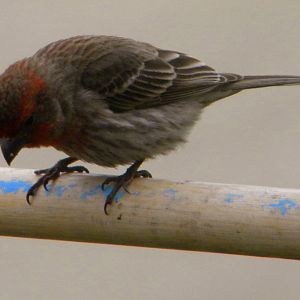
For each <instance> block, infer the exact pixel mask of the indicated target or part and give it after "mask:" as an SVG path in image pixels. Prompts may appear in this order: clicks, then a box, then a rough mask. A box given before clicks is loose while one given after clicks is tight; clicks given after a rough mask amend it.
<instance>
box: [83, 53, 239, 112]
mask: <svg viewBox="0 0 300 300" xmlns="http://www.w3.org/2000/svg"><path fill="white" fill-rule="evenodd" d="M236 80H237V78H236V75H229V74H228V75H226V74H219V73H217V72H215V70H214V69H212V68H211V67H209V66H207V65H206V64H204V63H202V62H201V61H199V60H196V59H194V58H192V57H189V56H187V55H185V54H182V53H179V52H174V51H168V50H160V49H156V51H155V52H149V51H148V52H147V51H133V50H132V49H130V48H118V49H115V50H113V51H111V52H109V53H108V54H106V55H104V56H102V57H101V58H100V59H97V60H95V61H93V62H91V63H90V64H89V65H87V66H86V68H85V70H84V72H83V73H82V77H81V82H82V85H83V87H84V88H85V89H88V90H93V91H97V92H98V93H99V94H101V95H102V96H103V98H104V99H105V101H107V103H108V106H109V107H110V109H112V110H113V111H115V112H123V111H128V110H132V109H142V108H149V107H153V106H159V105H164V104H167V103H170V102H175V101H178V100H181V99H189V98H195V97H197V96H200V95H202V94H204V93H207V92H208V91H210V90H212V89H214V88H215V87H216V86H219V85H220V84H223V83H226V82H231V81H236Z"/></svg>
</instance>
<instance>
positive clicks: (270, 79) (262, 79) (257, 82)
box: [222, 74, 300, 90]
mask: <svg viewBox="0 0 300 300" xmlns="http://www.w3.org/2000/svg"><path fill="white" fill-rule="evenodd" d="M222 75H224V76H226V74H222ZM228 75H231V74H228ZM231 76H232V75H231ZM298 84H299V85H300V76H289V75H261V76H255V75H254V76H243V77H242V78H240V79H238V80H237V81H235V82H232V83H229V87H230V89H231V90H244V89H253V88H260V87H268V86H276V85H298Z"/></svg>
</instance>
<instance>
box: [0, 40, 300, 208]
mask: <svg viewBox="0 0 300 300" xmlns="http://www.w3.org/2000/svg"><path fill="white" fill-rule="evenodd" d="M292 84H300V77H298V76H241V75H237V74H231V73H218V72H216V71H215V70H214V69H212V68H211V67H209V66H207V65H206V64H205V63H203V62H202V61H199V60H197V59H195V58H192V57H190V56H188V55H186V54H183V53H180V52H176V51H170V50H162V49H159V48H156V47H154V46H152V45H150V44H146V43H141V42H136V41H133V40H131V39H125V38H119V37H110V36H78V37H73V38H69V39H65V40H61V41H58V42H54V43H51V44H49V45H47V46H46V47H44V48H42V49H41V50H39V51H38V52H37V53H36V54H34V55H33V56H32V57H29V58H26V59H23V60H21V61H19V62H17V63H15V64H13V65H12V66H10V67H9V68H8V69H7V70H6V71H5V72H4V73H3V74H2V75H1V77H0V128H1V129H0V138H2V152H3V154H4V157H5V159H6V161H7V162H8V164H10V163H11V161H12V160H13V159H14V157H15V156H16V155H17V154H18V152H19V151H20V150H21V149H22V148H23V147H40V146H53V147H55V148H56V149H58V150H60V151H63V152H65V153H66V154H67V155H68V156H70V158H68V159H65V160H62V161H60V162H59V163H58V164H57V165H56V166H55V167H53V168H50V169H48V170H43V171H44V172H39V173H46V174H45V176H43V177H42V178H41V179H40V180H39V181H38V183H37V184H36V185H34V186H33V188H32V189H31V190H30V191H29V192H28V198H27V199H28V201H29V196H31V195H34V193H35V191H36V189H37V188H38V187H39V186H40V185H41V184H44V185H45V186H46V184H47V182H48V181H49V180H50V179H52V178H56V177H57V176H59V173H60V172H64V171H66V172H67V171H87V170H86V169H84V168H81V167H79V168H76V167H75V168H74V167H73V169H70V167H68V164H70V163H71V162H74V161H76V160H77V159H81V160H84V161H87V162H90V163H95V164H98V165H101V166H106V167H113V166H117V165H124V164H131V163H133V165H132V166H131V167H130V168H129V169H128V170H127V172H126V173H125V174H124V175H123V176H119V177H118V178H117V180H115V181H116V183H115V187H114V189H113V191H112V193H111V194H110V195H109V197H108V198H107V203H106V204H110V203H111V201H112V200H113V198H114V196H115V194H116V193H117V191H118V190H119V188H120V187H122V186H126V184H128V183H129V182H130V181H131V180H132V179H133V178H134V177H136V176H145V177H149V176H150V174H149V173H147V172H145V171H142V172H139V171H138V170H137V169H138V167H139V165H140V164H141V163H142V161H143V160H144V159H148V158H153V157H155V156H156V155H158V154H166V153H168V152H169V151H171V150H173V149H175V148H176V146H177V145H178V144H180V143H182V142H184V141H185V138H186V136H187V134H188V132H189V130H190V129H191V127H192V126H193V125H194V123H195V122H196V121H197V120H198V118H199V115H200V112H201V110H202V109H203V108H204V107H205V106H207V105H209V104H210V103H212V102H214V101H216V100H219V99H222V98H225V97H228V96H230V95H233V94H235V93H238V92H240V91H241V90H243V89H250V88H256V87H266V86H275V85H292ZM111 181H112V179H108V180H107V182H106V183H110V182H111Z"/></svg>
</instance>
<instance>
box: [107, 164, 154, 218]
mask: <svg viewBox="0 0 300 300" xmlns="http://www.w3.org/2000/svg"><path fill="white" fill-rule="evenodd" d="M141 163H142V161H136V162H135V163H134V164H133V165H131V166H130V167H129V168H128V169H127V170H126V172H125V173H124V174H122V175H120V176H112V177H107V178H106V179H105V180H104V182H103V183H102V190H103V191H104V190H105V188H106V186H107V185H109V184H111V183H114V186H113V189H112V191H111V192H110V193H109V194H108V196H107V197H106V200H105V205H104V212H105V214H106V215H108V212H107V206H108V205H111V204H112V202H113V200H114V198H115V196H116V195H117V193H118V191H119V190H120V188H123V189H124V190H125V191H126V192H127V193H130V192H129V191H128V186H129V185H130V183H131V182H132V180H133V179H134V178H140V177H143V178H152V175H151V174H150V172H148V171H147V170H140V171H138V170H137V169H138V167H139V166H140V165H141Z"/></svg>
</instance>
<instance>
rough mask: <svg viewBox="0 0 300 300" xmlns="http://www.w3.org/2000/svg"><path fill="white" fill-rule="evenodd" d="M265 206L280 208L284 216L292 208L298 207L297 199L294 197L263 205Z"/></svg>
mask: <svg viewBox="0 0 300 300" xmlns="http://www.w3.org/2000/svg"><path fill="white" fill-rule="evenodd" d="M263 207H268V208H274V209H278V210H279V212H280V214H281V215H282V216H285V215H286V214H287V212H288V211H289V210H291V209H295V208H297V207H298V204H297V201H296V200H294V199H279V200H278V202H277V203H271V204H268V205H263Z"/></svg>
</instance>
